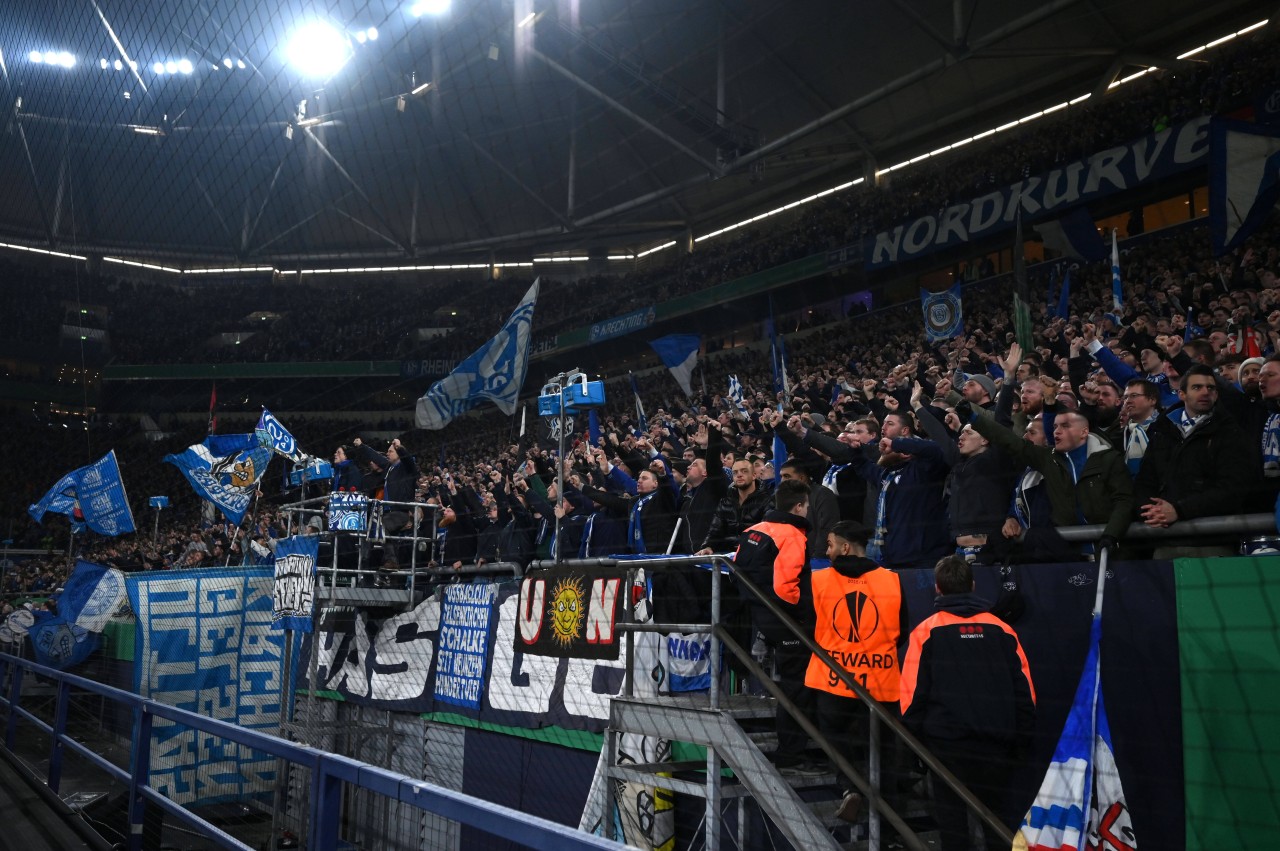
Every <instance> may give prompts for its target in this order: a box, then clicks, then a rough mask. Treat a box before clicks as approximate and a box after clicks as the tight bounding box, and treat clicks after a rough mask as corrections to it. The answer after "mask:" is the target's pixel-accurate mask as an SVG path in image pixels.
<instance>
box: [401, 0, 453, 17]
mask: <svg viewBox="0 0 1280 851" xmlns="http://www.w3.org/2000/svg"><path fill="white" fill-rule="evenodd" d="M449 5H450V2H449V0H418V2H417V3H414V4H413V6H411V7H410V8H409V12H410V14H412V15H413V16H414V17H415V18H421V17H422V16H423V15H443V14H444V13H445V12H447V11H449Z"/></svg>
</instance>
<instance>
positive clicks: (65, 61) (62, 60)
mask: <svg viewBox="0 0 1280 851" xmlns="http://www.w3.org/2000/svg"><path fill="white" fill-rule="evenodd" d="M58 64H59V65H61V66H62V67H63V68H74V67H75V64H76V58H75V57H74V56H72V55H71V54H70V53H67V52H66V51H65V50H64V51H62V52H61V53H59V54H58Z"/></svg>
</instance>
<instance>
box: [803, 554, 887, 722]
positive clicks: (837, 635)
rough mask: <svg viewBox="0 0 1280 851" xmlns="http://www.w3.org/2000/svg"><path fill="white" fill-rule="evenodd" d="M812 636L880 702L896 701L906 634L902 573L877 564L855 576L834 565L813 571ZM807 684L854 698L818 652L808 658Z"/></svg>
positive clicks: (805, 681) (805, 682) (805, 679)
mask: <svg viewBox="0 0 1280 851" xmlns="http://www.w3.org/2000/svg"><path fill="white" fill-rule="evenodd" d="M812 586H813V607H814V609H815V611H816V612H817V616H818V622H817V625H816V626H815V627H814V636H813V637H814V640H815V641H817V642H818V644H819V646H821V647H822V649H823V650H825V651H826V653H827V655H828V656H830V657H831V659H832V660H833V661H834V662H835V663H836V664H837V665H839V666H841V667H842V668H844V669H845V670H846V671H848V672H849V673H850V674H852V675H853V677H854V679H856V680H857V681H858V682H859V683H860V684H861V685H863V686H865V687H866V689H867V691H869V692H871V695H872V696H873V697H874V698H875V699H876V700H879V701H882V702H887V701H896V700H897V699H898V686H899V680H900V677H901V673H902V671H901V667H900V665H899V662H898V639H899V637H900V635H901V632H902V614H901V612H902V585H901V583H900V582H899V580H898V575H897V574H896V573H894V572H893V571H891V570H887V569H885V568H883V567H878V568H876V569H875V570H869V571H867V572H866V573H864V574H862V575H861V576H858V577H856V578H854V577H849V576H845V575H844V574H842V573H840V571H838V570H836V569H835V568H834V567H827V568H821V569H818V570H815V571H813V574H812ZM804 684H805V685H806V686H808V687H809V688H815V689H820V690H821V691H826V692H830V693H831V694H838V695H841V696H842V697H856V695H855V694H854V693H853V690H852V689H850V688H849V687H848V686H846V685H845V684H844V683H842V682H841V681H840V680H839V678H837V677H836V675H835V674H834V673H833V672H832V671H831V669H830V668H828V667H827V666H826V664H825V663H824V662H823V661H822V660H821V659H819V658H818V657H817V656H812V657H811V658H810V659H809V669H808V670H807V671H806V672H805V677H804Z"/></svg>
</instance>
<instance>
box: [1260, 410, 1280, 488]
mask: <svg viewBox="0 0 1280 851" xmlns="http://www.w3.org/2000/svg"><path fill="white" fill-rule="evenodd" d="M1262 475H1264V476H1266V477H1267V478H1268V479H1273V478H1275V477H1276V476H1280V414H1272V415H1271V416H1269V417H1267V424H1266V425H1265V426H1263V427H1262Z"/></svg>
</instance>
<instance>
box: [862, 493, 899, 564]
mask: <svg viewBox="0 0 1280 851" xmlns="http://www.w3.org/2000/svg"><path fill="white" fill-rule="evenodd" d="M901 475H902V474H901V473H890V474H889V475H887V476H885V477H884V479H883V480H881V482H880V496H879V498H878V499H877V500H876V531H875V534H874V535H872V536H871V540H870V541H867V558H869V559H871V560H872V561H874V562H875V563H876V564H879V563H880V562H881V560H882V559H883V556H884V539H885V535H886V533H887V532H888V528H887V527H886V526H885V517H884V508H885V505H884V504H885V499H886V498H887V497H888V496H889V488H891V487H893V486H894V485H895V484H897V483H898V479H899V478H900V477H901Z"/></svg>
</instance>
